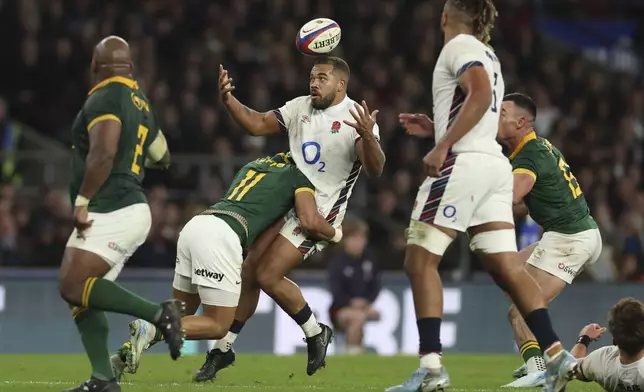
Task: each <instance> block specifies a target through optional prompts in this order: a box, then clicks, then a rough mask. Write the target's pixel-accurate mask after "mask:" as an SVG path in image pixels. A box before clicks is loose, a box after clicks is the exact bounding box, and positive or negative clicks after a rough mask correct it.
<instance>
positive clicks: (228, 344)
mask: <svg viewBox="0 0 644 392" xmlns="http://www.w3.org/2000/svg"><path fill="white" fill-rule="evenodd" d="M236 339H237V334H236V333H232V332H230V331H228V333H227V334H226V336H224V337H223V338H221V339H219V340H217V341H216V342H215V348H218V349H220V350H221V351H223V352H226V351H228V350H230V349H231V348H232V347H233V343H235V340H236Z"/></svg>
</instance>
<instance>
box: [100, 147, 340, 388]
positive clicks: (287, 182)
mask: <svg viewBox="0 0 644 392" xmlns="http://www.w3.org/2000/svg"><path fill="white" fill-rule="evenodd" d="M314 195H315V191H314V190H313V185H312V184H311V182H310V181H309V180H308V179H307V178H306V177H305V176H304V175H303V174H302V173H301V172H300V171H299V170H298V168H297V167H296V166H295V164H293V163H292V160H290V159H289V156H287V155H285V154H279V155H276V156H274V157H273V158H271V157H266V158H261V159H257V160H255V161H253V162H250V163H248V164H247V165H246V166H244V167H243V168H242V169H241V170H240V171H239V172H238V173H237V174H236V175H235V178H234V180H233V183H232V184H231V186H230V188H229V189H228V192H227V193H226V196H224V198H223V199H222V200H220V201H219V202H217V203H216V204H214V205H213V206H211V207H210V208H208V209H207V210H205V211H204V212H202V213H201V214H199V215H197V216H195V217H194V218H192V219H191V220H190V221H189V222H188V223H187V224H186V225H185V227H184V228H183V230H181V234H180V235H179V241H178V243H177V265H176V269H175V276H174V282H173V285H172V287H173V297H174V298H176V299H178V300H181V301H184V302H185V303H186V304H187V306H186V311H187V314H189V316H186V317H184V318H183V320H182V321H183V329H184V331H185V334H186V338H187V339H190V340H206V339H208V340H210V339H217V340H218V339H221V338H223V337H224V336H225V335H226V333H227V331H228V328H229V327H230V325H231V324H232V322H233V318H234V316H235V310H236V308H237V304H238V302H239V294H240V291H241V284H242V276H241V270H242V261H243V256H242V253H243V249H244V248H248V247H250V246H252V245H253V243H254V242H255V239H256V238H258V236H260V234H261V233H263V232H264V231H265V230H266V229H267V228H269V227H270V226H271V225H272V224H273V223H274V222H275V221H276V220H278V219H280V218H281V217H282V216H284V214H286V213H287V212H288V211H289V210H290V209H291V208H293V206H295V211H296V212H297V217H298V219H299V222H300V226H301V227H302V229H303V230H305V231H306V233H307V234H308V235H310V236H311V237H314V238H317V239H320V240H323V241H330V242H338V241H340V239H341V238H342V231H341V230H340V229H339V228H334V227H332V226H331V225H330V224H329V223H328V222H327V221H326V220H325V219H324V217H322V216H321V215H320V214H319V213H318V207H317V205H316V203H315V196H314ZM200 304H202V305H203V315H202V316H198V315H195V312H196V311H197V308H198V307H199V305H200ZM161 333H162V331H160V330H159V329H157V328H155V327H154V326H153V325H151V324H149V323H147V322H145V321H143V320H136V321H133V322H132V323H130V334H131V339H130V342H129V343H126V344H125V345H124V346H123V347H122V348H121V349H120V350H119V352H118V353H117V354H115V355H113V356H112V363H113V365H114V368H115V373H117V374H119V375H120V373H121V372H122V371H123V370H124V368H125V367H126V366H127V369H126V370H125V371H126V372H128V373H136V371H137V369H138V367H139V361H140V357H141V354H142V353H143V351H144V350H145V349H147V348H148V347H150V346H151V345H152V344H154V343H156V342H157V341H159V340H160V339H161V337H162V335H161ZM203 375H204V374H203V372H197V374H196V375H195V380H196V381H206V380H208V379H209V378H207V377H206V378H204V377H203Z"/></svg>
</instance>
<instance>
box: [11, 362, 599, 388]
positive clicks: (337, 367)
mask: <svg viewBox="0 0 644 392" xmlns="http://www.w3.org/2000/svg"><path fill="white" fill-rule="evenodd" d="M203 359H204V357H203V356H187V357H183V358H180V359H179V361H177V362H173V361H171V360H170V358H169V357H167V356H165V355H157V354H150V355H144V357H143V359H142V361H141V367H140V368H139V371H138V373H137V374H135V375H129V377H128V378H127V380H126V381H125V382H124V383H123V384H122V390H123V391H124V392H126V391H128V392H139V391H141V392H143V391H154V392H165V391H184V390H185V391H190V390H197V391H203V390H204V388H206V389H208V390H213V391H216V390H222V391H229V390H242V391H315V392H318V391H320V392H321V391H382V390H384V388H386V387H388V386H390V385H393V384H396V383H399V382H402V381H403V380H404V379H405V378H406V377H407V376H408V375H409V374H410V373H411V372H412V371H413V370H415V368H416V366H417V365H418V359H417V358H415V357H378V356H375V355H364V356H358V357H346V356H335V357H329V358H328V366H327V368H326V369H322V370H321V371H320V372H319V373H318V374H316V375H314V376H312V377H308V376H307V375H306V373H305V367H306V358H305V357H304V356H299V355H298V356H292V357H276V356H272V355H238V357H237V362H236V364H235V366H234V367H232V368H230V369H226V370H223V371H222V372H221V373H220V374H219V376H218V377H217V380H216V381H215V383H214V384H213V383H207V384H194V383H192V382H191V381H190V379H191V376H192V374H193V372H194V371H195V370H196V369H197V368H199V367H200V366H201V364H202V363H203ZM444 363H445V365H446V366H447V369H448V370H449V372H450V376H451V377H452V389H451V390H452V391H455V392H459V391H461V392H464V391H477V392H483V391H484V392H488V391H489V392H491V391H496V390H499V391H505V392H507V390H506V389H501V388H499V387H500V386H501V385H503V384H505V383H508V382H510V381H512V380H511V378H510V375H511V373H512V371H513V370H514V369H515V368H516V367H517V366H518V365H519V364H520V359H519V357H518V356H514V355H456V354H451V355H446V357H445V361H444ZM88 375H89V366H88V364H87V361H86V360H85V357H84V356H82V355H0V391H2V392H4V391H33V392H37V391H62V390H64V389H67V388H70V387H73V386H75V385H77V384H78V383H79V382H81V381H83V380H84V379H85V378H87V376H88ZM537 390H538V389H532V391H537ZM600 390H601V389H600V388H599V387H598V386H596V385H594V384H588V383H581V382H573V383H572V384H571V385H570V386H569V387H568V389H567V392H576V391H600Z"/></svg>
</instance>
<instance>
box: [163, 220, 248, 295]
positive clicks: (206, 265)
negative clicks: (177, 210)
mask: <svg viewBox="0 0 644 392" xmlns="http://www.w3.org/2000/svg"><path fill="white" fill-rule="evenodd" d="M242 252H243V250H242V246H241V242H240V239H239V236H238V235H237V233H235V232H234V231H233V229H231V228H230V226H229V225H228V224H227V223H226V222H225V221H224V220H222V219H220V218H218V217H217V216H215V215H197V216H195V217H193V218H192V219H191V220H190V221H189V222H188V223H186V225H185V226H184V227H183V230H181V233H180V234H179V240H178V242H177V260H176V266H175V273H176V274H178V275H180V276H183V277H185V278H190V280H191V282H192V285H194V287H193V288H191V289H186V290H184V289H182V288H180V287H175V288H177V289H180V290H181V291H187V292H192V293H196V292H200V291H198V288H199V287H205V288H208V289H215V290H217V293H216V294H213V291H212V290H208V292H209V293H210V294H208V297H209V300H208V302H209V303H207V302H206V301H204V298H202V302H203V303H206V304H208V305H215V306H237V303H238V302H239V295H240V293H241V270H242V263H243V261H244V259H243V257H242ZM213 297H214V298H213Z"/></svg>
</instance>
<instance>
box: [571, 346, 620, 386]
mask: <svg viewBox="0 0 644 392" xmlns="http://www.w3.org/2000/svg"><path fill="white" fill-rule="evenodd" d="M614 349H616V347H615V346H606V347H601V348H598V349H597V350H595V351H593V352H592V353H590V354H588V355H587V356H586V357H584V358H580V359H578V360H577V362H578V363H579V371H580V372H581V374H580V376H581V378H580V379H581V380H582V381H600V380H601V375H602V372H604V371H606V368H607V367H608V365H609V364H608V361H607V360H606V359H607V358H608V357H609V355H608V354H609V353H610V350H614Z"/></svg>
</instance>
